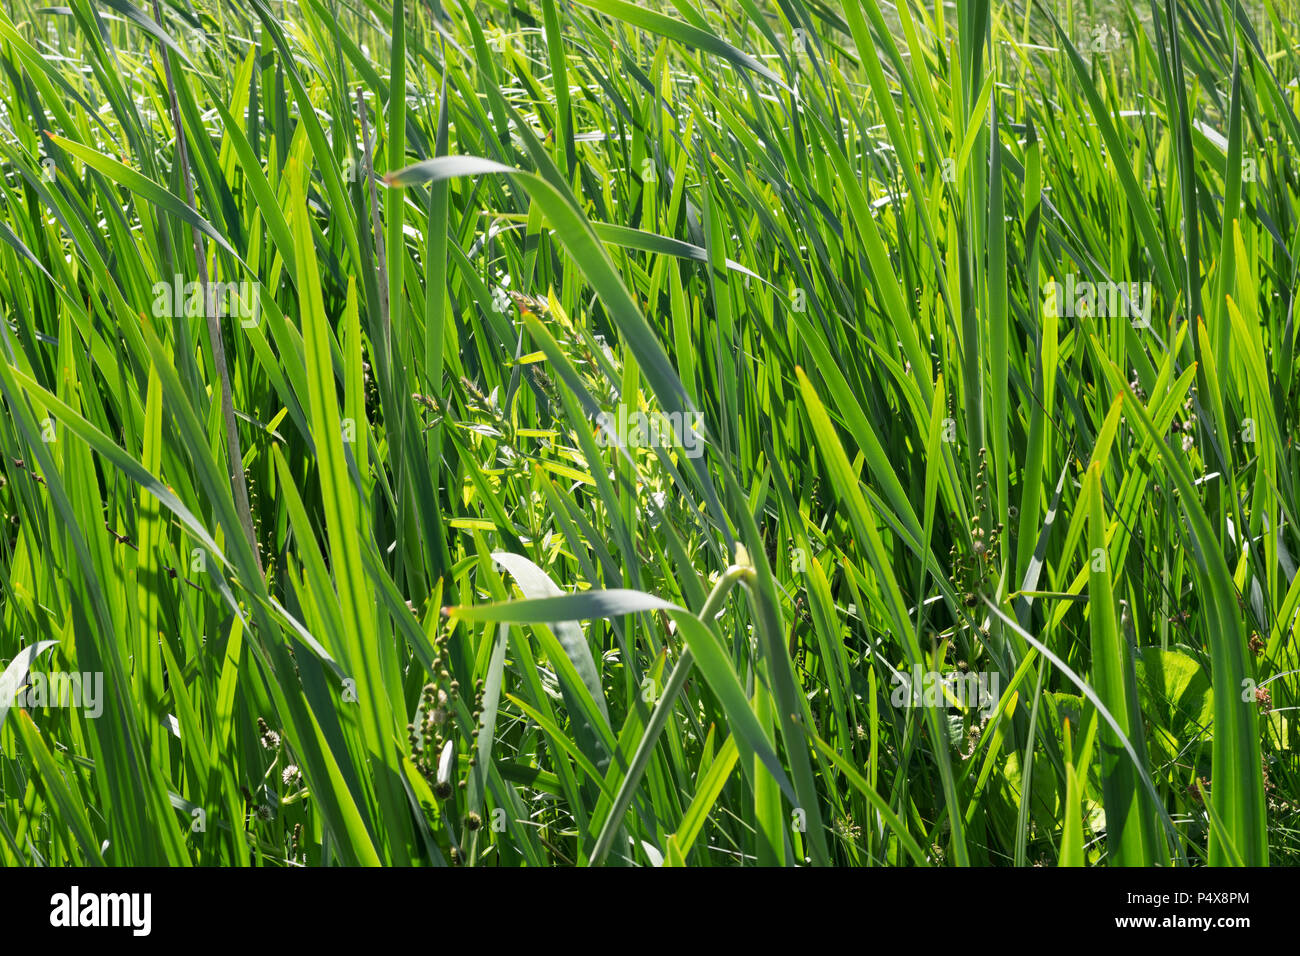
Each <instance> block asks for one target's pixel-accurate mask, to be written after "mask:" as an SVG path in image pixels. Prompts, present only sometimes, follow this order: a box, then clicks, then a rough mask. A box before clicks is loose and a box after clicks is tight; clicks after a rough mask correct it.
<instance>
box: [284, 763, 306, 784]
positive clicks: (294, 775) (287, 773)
mask: <svg viewBox="0 0 1300 956" xmlns="http://www.w3.org/2000/svg"><path fill="white" fill-rule="evenodd" d="M300 776H302V771H300V770H299V769H298V765H297V764H292V763H291V764H289V766H287V767H285V768H284V771H283V772H282V773H281V774H280V779H281V780H283V781H284V785H285V786H286V787H287V786H289V785H290V784H292V783H294V782H295V781H296V780H297V779H298V778H299V777H300Z"/></svg>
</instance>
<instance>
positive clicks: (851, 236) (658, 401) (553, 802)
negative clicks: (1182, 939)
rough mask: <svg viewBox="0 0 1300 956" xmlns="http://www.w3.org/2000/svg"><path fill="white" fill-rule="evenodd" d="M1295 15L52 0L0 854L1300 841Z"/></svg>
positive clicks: (460, 854) (1, 258) (1068, 5)
mask: <svg viewBox="0 0 1300 956" xmlns="http://www.w3.org/2000/svg"><path fill="white" fill-rule="evenodd" d="M1295 16H1296V11H1295V8H1294V6H1292V5H1290V4H1286V3H1278V2H1275V0H1263V2H1262V3H1248V4H1247V3H1238V2H1235V0H1165V2H1163V3H1159V2H1152V3H1149V4H1139V3H1134V2H1131V0H1124V2H1120V3H1110V4H1092V3H1089V2H1086V0H1078V2H1062V3H1052V4H1041V3H1032V4H1029V5H1025V4H1022V3H1020V2H1014V0H1013V2H1001V0H999V2H989V0H970V2H966V0H963V2H961V3H958V4H955V5H954V4H944V3H930V2H926V3H922V2H919V0H901V2H899V3H898V4H897V5H894V4H887V3H882V2H878V0H847V2H845V3H843V4H838V3H835V4H827V3H823V2H820V0H776V2H771V3H769V2H765V0H736V2H735V3H714V2H701V0H672V2H671V3H668V2H664V3H657V2H656V3H646V4H632V3H627V2H623V0H581V2H573V3H568V2H560V0H511V2H492V0H488V2H480V3H474V4H470V3H467V2H458V0H447V2H439V0H411V2H405V3H404V2H403V0H397V2H396V3H391V2H379V0H299V2H296V3H294V2H278V0H247V2H238V3H236V2H218V0H167V2H161V3H159V2H157V0H155V2H153V3H152V4H151V5H146V4H145V3H144V2H142V0H99V2H92V0H67V5H66V6H65V7H58V8H51V7H38V5H37V4H36V3H33V2H31V0H6V3H5V5H4V8H3V10H0V318H3V323H2V324H0V352H2V357H0V398H2V400H3V404H4V410H5V414H4V415H3V416H2V417H0V454H2V458H0V475H2V476H3V479H2V480H3V487H2V488H0V511H3V516H4V523H3V530H2V531H0V569H2V570H3V577H2V578H0V581H2V582H3V583H2V585H0V615H2V617H0V620H2V621H3V624H2V626H0V662H3V667H0V670H3V672H4V674H5V677H4V678H3V680H2V681H0V683H2V684H3V685H4V686H3V687H0V690H7V691H8V692H10V693H12V692H13V691H15V690H17V689H19V688H21V687H23V686H25V685H26V684H28V683H29V681H30V677H29V676H28V675H29V672H36V671H65V672H74V671H75V672H78V673H91V674H93V673H100V674H102V675H103V677H104V700H103V713H102V714H101V715H100V716H98V717H95V718H92V717H91V716H89V714H88V712H87V711H86V710H85V709H79V708H75V707H72V708H69V707H63V708H60V707H52V706H51V707H40V706H28V707H27V708H19V707H12V708H11V707H7V706H5V704H4V702H3V701H0V860H3V861H4V862H5V863H7V864H32V863H35V864H64V863H78V864H101V863H105V864H113V865H122V864H172V865H187V864H240V865H242V864H250V863H251V864H272V865H324V864H340V863H341V864H375V863H389V864H422V865H448V864H450V865H492V866H513V865H520V864H531V865H539V864H599V863H606V864H637V865H647V864H653V865H661V864H662V865H682V864H691V865H734V864H742V863H743V864H754V863H758V864H804V863H812V864H819V865H820V864H843V865H965V864H998V865H1001V864H1014V865H1020V866H1024V865H1056V864H1061V865H1081V864H1111V865H1123V864H1162V865H1163V864H1175V863H1176V864H1182V863H1187V864H1199V863H1205V862H1209V863H1213V864H1225V863H1226V864H1239V863H1246V864H1262V863H1265V862H1272V863H1295V862H1297V860H1298V858H1300V838H1298V837H1300V834H1298V833H1297V825H1298V823H1300V805H1298V804H1297V799H1298V795H1300V765H1298V764H1297V759H1296V747H1297V737H1296V726H1295V721H1294V712H1295V708H1296V707H1297V706H1298V705H1300V700H1298V691H1300V682H1298V680H1297V668H1300V660H1298V655H1297V649H1296V641H1295V638H1294V631H1293V628H1294V624H1295V620H1296V615H1297V605H1298V604H1300V580H1298V579H1297V577H1296V556H1297V553H1298V550H1297V546H1298V545H1300V536H1298V535H1297V528H1296V514H1297V512H1296V507H1297V498H1296V490H1297V485H1298V484H1300V454H1298V453H1297V449H1296V448H1295V443H1294V441H1293V436H1294V434H1295V429H1296V416H1297V414H1298V413H1300V402H1298V396H1297V391H1296V377H1295V372H1294V357H1295V347H1296V324H1295V320H1294V319H1295V316H1294V305H1295V292H1296V289H1297V254H1298V253H1300V248H1298V237H1300V230H1297V220H1296V217H1297V199H1298V194H1297V189H1298V180H1297V177H1298V176H1300V165H1298V164H1297V154H1296V149H1297V146H1298V145H1300V125H1298V123H1297V108H1298V107H1300V78H1298V73H1297V67H1298V66H1300V56H1298V55H1297V49H1296V44H1297V42H1298V40H1300V27H1298V26H1297V23H1296V21H1295ZM1071 275H1073V276H1075V277H1076V279H1077V281H1079V282H1085V281H1087V282H1117V283H1125V284H1128V283H1147V284H1149V285H1148V286H1146V287H1145V288H1149V289H1150V290H1151V299H1152V309H1151V314H1150V322H1149V324H1148V326H1147V327H1141V325H1142V324H1141V323H1139V324H1138V326H1136V327H1135V324H1134V322H1133V321H1132V320H1131V318H1130V317H1128V316H1124V315H1116V314H1114V310H1113V309H1103V308H1100V307H1098V306H1097V304H1094V306H1093V307H1091V308H1089V307H1085V308H1083V309H1082V310H1080V311H1079V314H1074V315H1066V314H1062V315H1052V314H1051V311H1052V310H1050V309H1045V308H1044V302H1045V298H1046V296H1047V295H1048V291H1047V290H1048V288H1049V286H1048V284H1049V283H1050V282H1052V281H1059V282H1065V281H1066V277H1067V276H1071ZM205 282H211V283H220V284H221V285H220V286H219V287H218V288H222V289H226V290H230V289H236V290H242V291H244V292H245V293H246V298H245V299H244V300H243V301H244V304H246V305H251V303H253V302H255V303H256V309H255V310H254V315H255V321H241V319H240V316H239V315H238V314H237V312H236V311H235V310H232V309H230V308H229V305H230V303H231V302H232V301H235V300H232V299H230V298H229V297H225V298H219V299H214V304H213V305H211V306H210V307H207V308H205V307H204V306H203V302H202V300H201V299H200V300H199V305H198V307H197V308H193V309H191V308H190V307H189V305H188V303H189V298H188V295H187V294H185V293H184V289H185V288H186V285H187V284H188V283H205ZM159 283H162V289H163V294H162V295H161V297H160V295H159V293H158V291H157V289H158V284H159ZM178 290H180V291H178ZM178 296H180V297H181V298H182V300H183V301H184V302H185V303H186V305H185V307H184V308H182V309H180V310H177V309H175V308H174V307H173V305H169V304H168V303H169V302H170V303H173V304H174V303H175V302H176V300H177V297H178ZM221 303H225V306H224V307H223V306H222V305H221ZM178 311H179V314H173V313H176V312H178ZM1071 311H1074V310H1071ZM620 407H622V408H623V409H624V410H625V412H626V411H632V412H636V411H643V412H663V413H671V414H675V415H677V416H678V419H677V420H678V421H687V422H691V421H695V420H696V419H695V414H696V413H699V419H698V421H699V427H698V430H696V431H693V432H692V433H691V434H689V435H688V434H679V435H678V436H677V441H676V442H675V443H674V442H669V443H668V444H667V447H665V444H664V443H662V442H661V443H660V444H659V445H657V446H655V447H631V445H630V444H629V445H628V446H625V447H620V446H619V444H618V442H617V441H611V440H610V435H609V429H603V430H602V429H601V428H600V427H598V422H599V421H602V419H600V418H599V416H600V415H601V413H606V414H610V415H614V416H615V418H617V413H618V409H619V408H620ZM603 421H605V422H608V421H609V419H603ZM616 437H617V436H616ZM696 438H698V439H699V440H701V441H702V443H703V444H702V445H700V446H699V447H700V448H702V450H703V454H702V455H700V456H692V454H690V450H691V448H692V446H693V445H694V440H695V439H696ZM631 444H635V443H631ZM6 668H7V669H6ZM927 672H935V673H941V674H945V675H949V676H952V675H954V674H970V675H975V676H976V677H980V678H982V679H984V680H985V681H986V684H987V686H996V690H997V693H996V699H995V700H993V701H991V702H989V705H988V706H987V707H986V708H983V709H981V708H979V707H975V706H972V702H971V700H969V699H968V698H966V699H963V698H960V697H958V696H957V695H953V696H951V697H948V698H946V699H944V700H942V701H931V703H932V704H933V706H898V703H899V702H900V701H899V695H898V694H897V693H896V692H897V690H898V688H899V686H900V679H899V676H898V675H900V674H909V675H911V676H912V679H913V680H916V681H920V680H921V679H922V678H923V675H924V674H926V673H927ZM994 681H996V684H994V683H993V682H994Z"/></svg>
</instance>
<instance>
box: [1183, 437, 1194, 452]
mask: <svg viewBox="0 0 1300 956" xmlns="http://www.w3.org/2000/svg"><path fill="white" fill-rule="evenodd" d="M1195 445H1196V443H1195V442H1194V441H1192V436H1191V435H1184V436H1183V451H1184V452H1189V451H1191V450H1192V448H1194V447H1195Z"/></svg>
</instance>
